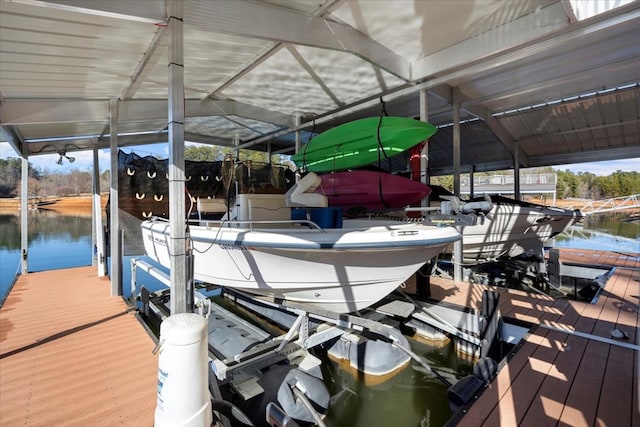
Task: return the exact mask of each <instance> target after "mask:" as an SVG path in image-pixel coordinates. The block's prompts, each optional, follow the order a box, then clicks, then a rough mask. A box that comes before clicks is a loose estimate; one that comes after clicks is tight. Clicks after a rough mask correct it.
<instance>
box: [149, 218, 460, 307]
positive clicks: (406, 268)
mask: <svg viewBox="0 0 640 427" xmlns="http://www.w3.org/2000/svg"><path fill="white" fill-rule="evenodd" d="M353 224H354V225H356V227H355V228H353V229H326V230H317V229H303V230H296V231H287V232H283V230H282V229H277V230H267V229H263V230H259V229H255V228H254V229H246V228H234V227H228V226H215V227H205V226H191V227H190V235H191V239H192V242H193V249H194V255H195V256H194V271H195V272H194V276H195V279H196V280H200V281H203V282H207V283H212V284H217V285H221V286H226V287H230V288H235V289H240V290H244V291H247V292H251V293H254V294H258V295H264V296H269V297H273V298H281V299H284V300H287V301H292V302H296V303H303V304H307V305H309V306H315V307H319V308H322V309H327V310H331V311H334V312H339V313H346V312H353V311H357V310H360V309H363V308H366V307H368V306H370V305H372V304H374V303H376V302H377V301H379V300H380V299H382V298H384V297H385V296H386V295H388V294H389V293H391V292H392V291H393V290H394V289H395V288H397V287H398V286H399V285H400V284H402V283H403V282H404V281H405V280H407V279H408V278H409V277H410V276H411V275H412V274H413V273H415V271H417V270H418V269H419V268H420V267H421V266H422V265H423V264H424V263H425V262H426V261H427V260H428V259H430V258H432V257H434V256H435V255H437V254H438V253H439V252H441V251H442V250H443V249H444V248H445V247H446V246H447V245H448V244H450V243H452V242H453V241H455V240H458V239H459V234H458V233H457V232H456V231H455V230H454V229H452V228H450V227H432V226H425V225H422V224H398V223H394V224H388V225H382V224H380V222H379V221H378V222H376V226H375V227H366V224H367V223H366V222H365V221H362V222H359V223H356V222H354V223H353ZM361 225H362V227H361ZM142 234H143V239H144V245H145V250H146V252H147V255H148V256H150V257H151V258H152V259H154V260H155V261H157V262H159V263H160V264H162V265H165V266H169V263H170V259H169V251H168V246H169V245H168V238H169V226H168V224H167V223H166V222H154V221H145V222H143V224H142Z"/></svg>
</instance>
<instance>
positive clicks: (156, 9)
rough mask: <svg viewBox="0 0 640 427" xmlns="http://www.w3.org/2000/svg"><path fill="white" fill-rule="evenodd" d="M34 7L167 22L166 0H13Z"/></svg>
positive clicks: (132, 19)
mask: <svg viewBox="0 0 640 427" xmlns="http://www.w3.org/2000/svg"><path fill="white" fill-rule="evenodd" d="M13 1H14V2H15V3H23V4H29V5H34V6H44V7H48V8H52V9H59V10H66V11H70V12H78V13H86V14H90V15H95V16H104V17H108V18H116V19H125V20H127V21H137V22H148V23H152V24H156V23H159V22H164V21H166V18H167V10H166V5H165V3H166V1H165V0H145V1H87V0H13Z"/></svg>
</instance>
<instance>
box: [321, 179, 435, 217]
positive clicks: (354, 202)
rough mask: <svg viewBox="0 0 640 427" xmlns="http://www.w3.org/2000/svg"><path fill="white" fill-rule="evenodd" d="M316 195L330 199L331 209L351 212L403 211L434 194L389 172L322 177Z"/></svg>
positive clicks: (419, 184) (426, 187) (422, 186)
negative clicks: (368, 210)
mask: <svg viewBox="0 0 640 427" xmlns="http://www.w3.org/2000/svg"><path fill="white" fill-rule="evenodd" d="M320 177H321V178H322V184H320V186H318V188H317V189H316V192H317V193H322V194H324V195H326V196H327V199H328V202H329V206H336V207H341V208H342V210H343V211H344V212H345V213H346V212H347V211H348V210H349V209H352V208H365V209H400V208H404V207H406V206H409V205H411V204H413V203H417V202H419V201H420V200H422V199H424V198H425V197H427V196H428V195H429V193H431V189H430V188H429V187H428V186H426V185H424V184H423V183H421V182H419V181H412V180H410V179H408V178H404V177H402V176H398V175H392V174H389V173H386V172H378V171H369V170H355V171H345V172H335V173H330V174H325V175H321V176H320Z"/></svg>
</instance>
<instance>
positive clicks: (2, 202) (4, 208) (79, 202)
mask: <svg viewBox="0 0 640 427" xmlns="http://www.w3.org/2000/svg"><path fill="white" fill-rule="evenodd" d="M108 199H109V195H108V194H107V193H104V194H102V196H101V203H102V208H103V209H104V208H105V206H106V204H107V200H108ZM41 201H43V202H50V201H55V203H51V204H47V205H43V206H42V207H40V208H39V209H47V210H52V211H56V212H58V213H61V214H65V215H91V210H92V208H91V207H92V201H93V197H92V196H91V195H80V196H69V197H50V198H46V199H41ZM528 201H529V202H531V203H538V204H544V203H543V201H542V200H540V199H536V198H532V199H529V200H528ZM586 202H587V201H583V200H576V199H557V200H556V204H555V206H557V207H559V208H564V209H568V208H571V207H574V208H575V207H576V206H581V205H584V204H586ZM16 211H20V199H19V198H15V197H13V198H0V213H12V214H13V213H15V212H16ZM621 212H628V213H629V214H639V213H640V209H628V210H626V211H621Z"/></svg>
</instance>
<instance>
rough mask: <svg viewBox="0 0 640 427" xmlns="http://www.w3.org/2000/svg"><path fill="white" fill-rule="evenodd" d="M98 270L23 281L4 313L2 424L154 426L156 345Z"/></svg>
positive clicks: (0, 324) (0, 333)
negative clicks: (98, 275)
mask: <svg viewBox="0 0 640 427" xmlns="http://www.w3.org/2000/svg"><path fill="white" fill-rule="evenodd" d="M109 293H110V287H109V282H108V280H106V279H101V278H98V277H97V274H96V271H95V268H92V267H81V268H73V269H64V270H55V271H46V272H40V273H30V274H27V275H23V276H21V277H20V278H19V279H18V281H17V282H16V284H15V286H14V287H13V289H12V290H11V293H10V294H9V296H8V297H7V300H6V301H5V303H4V305H3V306H2V308H1V309H0V425H2V426H7V427H8V426H18V425H19V426H26V425H28V426H54V425H64V426H89V425H90V426H113V425H127V426H151V425H153V421H154V410H155V405H156V385H157V366H158V365H157V363H158V362H157V358H156V356H154V355H153V354H152V350H153V348H154V346H155V344H154V342H153V340H152V338H151V337H150V336H149V335H148V334H147V332H146V331H145V329H144V328H143V326H142V325H141V324H140V322H138V320H137V319H136V317H135V315H134V314H133V313H131V312H130V311H129V310H128V308H127V305H126V304H125V303H124V301H123V300H122V298H120V297H111V296H110V295H109Z"/></svg>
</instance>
